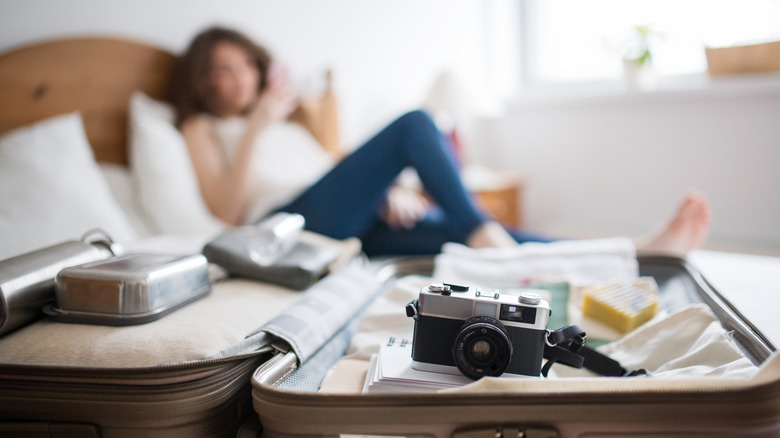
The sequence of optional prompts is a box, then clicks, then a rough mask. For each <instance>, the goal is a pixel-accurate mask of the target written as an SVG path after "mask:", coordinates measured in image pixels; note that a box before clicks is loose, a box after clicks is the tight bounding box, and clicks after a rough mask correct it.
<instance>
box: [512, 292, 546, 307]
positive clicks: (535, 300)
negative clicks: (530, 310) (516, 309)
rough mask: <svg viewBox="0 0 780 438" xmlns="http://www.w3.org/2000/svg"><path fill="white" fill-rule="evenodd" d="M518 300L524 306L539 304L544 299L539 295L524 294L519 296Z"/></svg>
mask: <svg viewBox="0 0 780 438" xmlns="http://www.w3.org/2000/svg"><path fill="white" fill-rule="evenodd" d="M518 300H519V301H520V302H521V303H523V304H539V303H540V302H541V301H542V297H541V296H540V295H538V294H532V293H530V292H523V293H521V294H520V295H519V296H518Z"/></svg>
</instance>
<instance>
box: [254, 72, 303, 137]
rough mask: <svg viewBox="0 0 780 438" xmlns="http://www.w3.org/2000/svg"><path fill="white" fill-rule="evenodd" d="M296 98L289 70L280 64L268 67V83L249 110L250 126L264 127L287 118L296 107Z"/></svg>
mask: <svg viewBox="0 0 780 438" xmlns="http://www.w3.org/2000/svg"><path fill="white" fill-rule="evenodd" d="M295 104H296V99H295V94H294V93H293V90H292V87H291V86H290V81H289V78H288V75H287V71H286V70H285V69H284V67H282V66H281V65H279V64H273V65H271V67H270V68H269V69H268V85H267V87H266V89H265V90H264V91H263V92H262V94H260V96H258V98H257V102H256V103H255V105H254V107H252V109H251V110H250V112H249V117H248V121H249V124H250V126H254V127H256V128H260V129H262V128H263V127H265V126H268V125H270V124H273V123H276V122H281V121H283V120H286V119H287V117H288V116H289V115H290V113H292V111H293V110H294V109H295Z"/></svg>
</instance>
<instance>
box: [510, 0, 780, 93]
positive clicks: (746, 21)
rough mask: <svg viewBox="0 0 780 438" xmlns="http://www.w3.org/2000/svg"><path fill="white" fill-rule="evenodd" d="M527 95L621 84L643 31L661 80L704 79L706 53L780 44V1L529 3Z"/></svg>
mask: <svg viewBox="0 0 780 438" xmlns="http://www.w3.org/2000/svg"><path fill="white" fill-rule="evenodd" d="M519 13H520V22H521V25H520V29H521V46H522V49H521V51H522V63H521V65H522V67H521V69H522V83H523V86H524V87H525V88H529V87H538V86H544V85H555V84H558V85H561V84H565V83H575V82H599V81H614V80H617V79H620V78H621V76H622V72H623V70H622V69H623V65H622V58H623V56H624V53H625V52H626V51H627V50H629V48H630V46H631V43H630V42H631V38H632V36H633V35H635V30H636V26H648V27H649V29H650V32H651V33H650V38H649V40H650V49H651V53H652V65H653V68H654V70H655V72H656V74H657V75H659V76H669V75H687V74H701V73H704V72H706V70H707V60H706V57H705V53H704V47H705V46H711V47H716V46H725V45H733V44H749V43H756V42H767V41H775V40H780V0H740V1H733V0H523V1H522V4H521V7H520V11H519Z"/></svg>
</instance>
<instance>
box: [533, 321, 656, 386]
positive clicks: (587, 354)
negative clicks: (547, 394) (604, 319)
mask: <svg viewBox="0 0 780 438" xmlns="http://www.w3.org/2000/svg"><path fill="white" fill-rule="evenodd" d="M544 358H545V359H547V363H545V364H544V367H542V375H543V376H544V377H547V373H548V372H549V371H550V367H552V366H553V365H554V364H556V363H561V364H564V365H568V366H570V367H574V368H585V369H587V370H590V371H593V372H594V373H597V374H600V375H602V376H607V377H633V376H640V375H646V376H649V375H650V374H649V373H648V372H647V370H645V369H639V370H626V369H625V368H623V367H622V366H621V365H620V363H619V362H618V361H616V360H615V359H612V358H611V357H609V356H607V355H605V354H602V353H599V352H598V351H596V350H594V349H592V348H590V347H586V346H585V331H584V330H582V329H581V328H580V327H579V326H577V325H567V326H565V327H561V328H559V329H557V330H551V331H548V332H547V337H546V339H545V346H544Z"/></svg>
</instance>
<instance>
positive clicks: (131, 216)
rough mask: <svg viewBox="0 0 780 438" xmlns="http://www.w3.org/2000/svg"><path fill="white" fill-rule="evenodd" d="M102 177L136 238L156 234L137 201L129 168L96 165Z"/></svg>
mask: <svg viewBox="0 0 780 438" xmlns="http://www.w3.org/2000/svg"><path fill="white" fill-rule="evenodd" d="M98 167H100V171H101V172H102V173H103V177H104V178H105V179H106V182H107V183H108V188H109V189H110V190H111V194H112V195H113V196H114V199H116V202H117V203H118V204H119V207H120V208H121V209H122V211H123V212H124V213H125V216H127V220H128V221H129V222H130V225H132V227H133V231H135V234H136V235H138V237H147V236H152V235H154V234H156V230H155V228H154V227H153V226H152V225H151V224H150V223H149V218H147V217H146V211H144V209H143V207H141V201H140V200H139V199H138V193H137V192H138V190H137V189H136V188H135V181H134V180H133V175H132V174H131V173H130V168H128V167H127V166H123V165H121V164H115V163H98Z"/></svg>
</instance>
